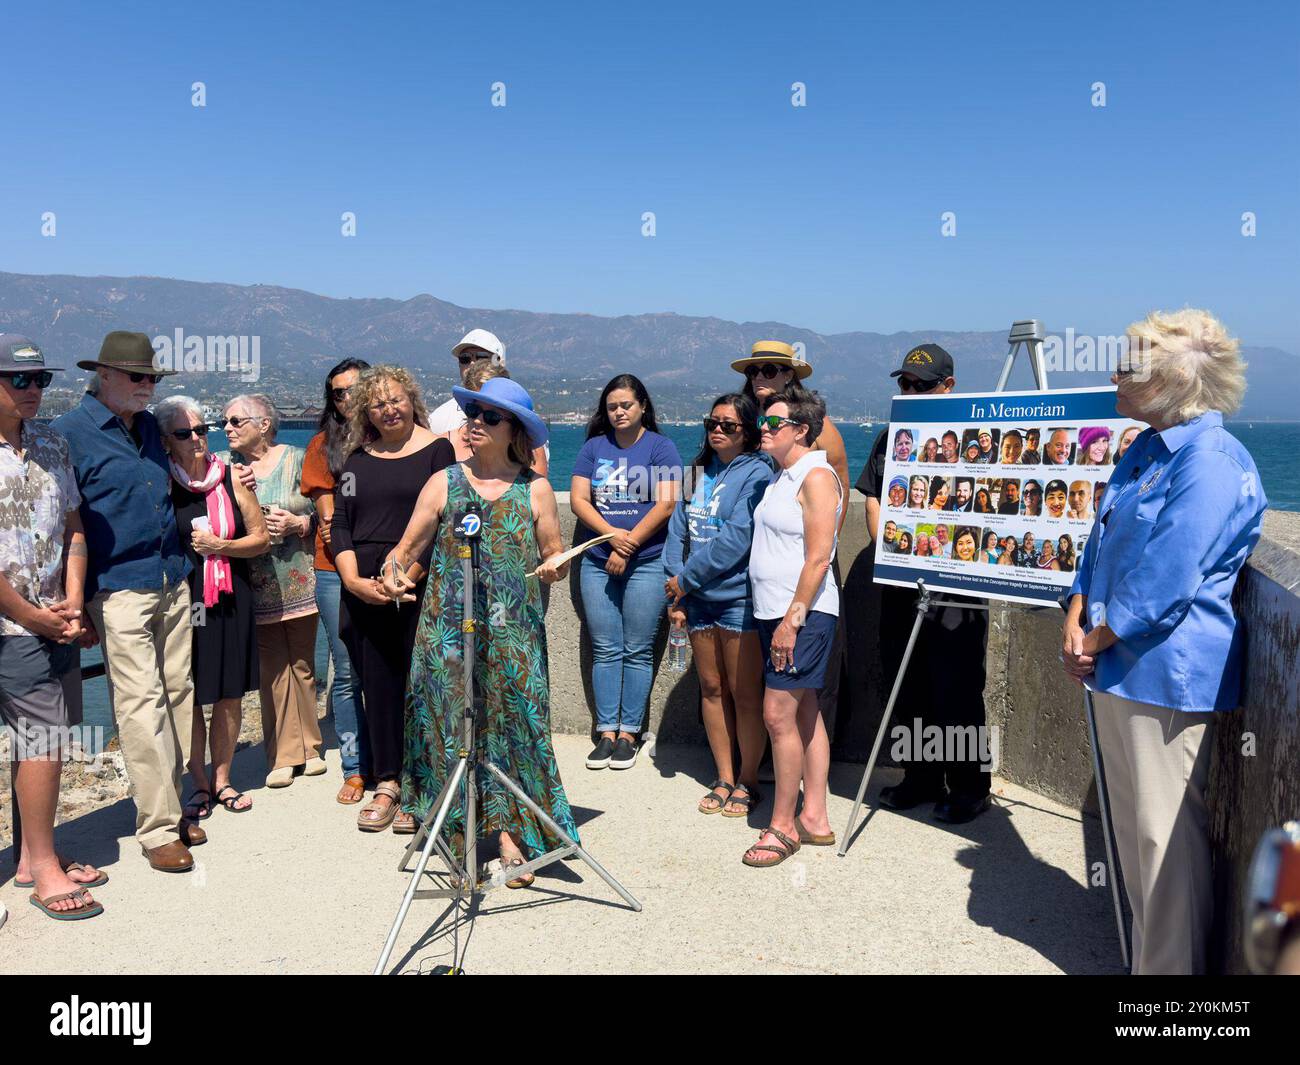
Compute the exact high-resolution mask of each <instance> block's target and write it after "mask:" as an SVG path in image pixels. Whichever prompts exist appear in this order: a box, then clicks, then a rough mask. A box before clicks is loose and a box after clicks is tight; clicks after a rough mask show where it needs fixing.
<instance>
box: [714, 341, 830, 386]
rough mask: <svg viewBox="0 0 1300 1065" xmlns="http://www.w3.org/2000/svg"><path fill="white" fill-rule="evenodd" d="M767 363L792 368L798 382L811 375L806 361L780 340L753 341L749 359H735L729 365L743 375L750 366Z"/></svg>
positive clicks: (809, 366)
mask: <svg viewBox="0 0 1300 1065" xmlns="http://www.w3.org/2000/svg"><path fill="white" fill-rule="evenodd" d="M767 362H772V363H776V364H777V365H778V366H790V367H793V368H794V375H795V378H796V379H797V380H800V381H802V380H804V379H805V378H806V377H809V376H810V375H811V374H812V366H811V365H809V363H808V360H807V359H805V358H804V357H803V356H802V355H800V354H799V352H797V351H795V349H794V348H792V347H791V346H790V345H789V344H786V343H783V342H782V341H780V340H758V341H755V343H754V346H753V347H752V348H750V349H749V358H747V359H737V360H736V361H735V362H733V363H732V364H731V368H732V369H733V370H735V371H736V372H737V373H744V372H745V371H746V370H747V369H748V368H749V367H750V366H762V365H763V364H764V363H767Z"/></svg>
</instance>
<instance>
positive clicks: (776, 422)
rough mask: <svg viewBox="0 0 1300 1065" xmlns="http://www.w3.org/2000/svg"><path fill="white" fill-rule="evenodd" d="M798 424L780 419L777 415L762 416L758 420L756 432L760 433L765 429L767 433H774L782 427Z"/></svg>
mask: <svg viewBox="0 0 1300 1065" xmlns="http://www.w3.org/2000/svg"><path fill="white" fill-rule="evenodd" d="M798 424H799V423H798V422H792V421H791V420H790V419H789V418H782V417H781V416H780V415H779V414H764V415H763V416H762V417H761V418H759V419H758V431H759V432H760V433H761V432H762V431H763V430H764V429H766V430H767V431H768V432H769V433H775V432H776V431H777V430H778V429H780V428H781V426H783V425H798Z"/></svg>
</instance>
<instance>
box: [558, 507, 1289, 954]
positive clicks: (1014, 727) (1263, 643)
mask: <svg viewBox="0 0 1300 1065" xmlns="http://www.w3.org/2000/svg"><path fill="white" fill-rule="evenodd" d="M558 494H559V497H560V521H561V525H562V526H563V531H564V535H565V539H566V541H567V542H572V540H573V533H574V519H573V515H572V513H571V512H570V510H569V505H568V494H567V493H558ZM866 546H867V533H866V519H865V512H864V508H863V501H862V497H861V496H860V495H859V494H858V493H857V492H856V491H855V492H853V493H852V502H851V504H850V511H849V518H848V520H847V521H846V523H845V527H844V531H843V533H842V534H841V537H840V548H839V555H838V561H839V566H840V573H841V575H842V578H843V585H844V610H843V620H844V629H843V638H844V644H845V653H844V658H843V663H842V667H841V673H840V676H839V678H838V684H837V686H836V687H835V688H833V689H832V690H831V691H830V692H828V693H825V694H826V698H825V699H824V705H825V710H826V713H827V718H828V722H829V724H830V727H831V734H832V738H833V744H834V754H835V756H836V758H838V759H847V760H852V761H866V758H867V756H868V754H869V753H870V750H871V745H872V742H873V741H874V739H875V734H876V731H877V729H878V728H879V725H880V718H881V714H882V713H883V709H884V704H885V702H886V700H887V698H888V695H889V689H888V684H889V682H891V681H892V679H893V678H892V677H890V678H884V677H882V676H881V669H880V655H879V649H878V645H877V639H876V634H877V631H878V628H879V617H880V591H879V589H878V588H877V587H876V586H875V585H874V584H873V583H872V569H873V563H872V558H871V554H870V552H869V551H867V550H865V548H866ZM1238 611H1239V613H1240V614H1241V616H1242V617H1243V618H1244V619H1245V622H1246V626H1247V632H1248V634H1249V636H1248V640H1249V643H1248V666H1247V672H1246V686H1245V692H1244V696H1243V700H1244V701H1243V705H1242V707H1241V709H1239V710H1238V711H1236V712H1235V713H1232V714H1224V715H1219V719H1218V726H1217V732H1216V736H1215V751H1214V760H1213V764H1212V768H1211V776H1210V794H1211V817H1212V837H1213V845H1214V868H1215V873H1214V875H1215V890H1216V896H1217V903H1216V921H1217V926H1216V933H1215V944H1216V946H1215V949H1216V958H1215V962H1216V968H1220V969H1224V970H1227V971H1241V970H1242V968H1243V963H1242V960H1241V958H1242V954H1241V905H1242V904H1241V899H1242V897H1243V891H1244V886H1245V875H1246V870H1247V867H1248V864H1249V861H1250V858H1251V855H1252V854H1253V852H1254V848H1255V844H1256V842H1257V841H1258V840H1259V837H1260V836H1261V835H1262V834H1263V832H1264V831H1265V830H1266V829H1268V828H1271V827H1273V826H1276V825H1279V824H1281V823H1282V822H1283V821H1286V820H1289V819H1292V818H1296V817H1300V669H1297V662H1298V661H1300V514H1292V513H1283V512H1270V513H1269V514H1268V515H1267V516H1266V519H1265V523H1264V539H1263V540H1262V541H1261V543H1260V545H1259V547H1258V549H1257V550H1256V551H1255V553H1254V555H1253V556H1252V558H1251V561H1250V563H1249V565H1248V566H1247V567H1246V570H1245V572H1244V574H1243V577H1242V580H1241V583H1240V585H1239V587H1238ZM990 618H991V623H990V628H989V643H988V656H987V663H988V681H987V684H986V687H985V692H984V695H985V704H986V707H987V713H988V721H989V724H990V725H997V726H998V727H999V729H1000V731H1001V737H1000V738H1001V765H1000V767H999V770H998V772H999V774H1000V775H1001V776H1003V777H1005V778H1006V779H1008V780H1011V781H1014V782H1015V783H1017V784H1022V785H1024V786H1025V787H1028V788H1031V789H1033V790H1034V791H1037V792H1039V793H1040V794H1043V795H1047V796H1050V797H1051V798H1054V799H1056V800H1058V801H1060V802H1063V803H1065V804H1066V805H1068V806H1071V807H1073V808H1075V809H1078V810H1082V811H1085V812H1087V813H1090V814H1093V815H1095V814H1096V809H1097V806H1096V793H1095V788H1094V785H1093V776H1092V761H1091V754H1090V751H1089V744H1088V732H1087V727H1086V723H1085V718H1084V714H1083V701H1082V696H1081V693H1080V691H1079V689H1078V688H1077V687H1075V686H1074V685H1073V684H1071V683H1070V682H1069V681H1068V680H1066V678H1065V674H1064V672H1063V671H1062V670H1061V669H1060V667H1059V657H1060V632H1061V613H1060V611H1059V610H1056V609H1054V608H1053V609H1029V610H1026V609H1017V608H1006V607H998V608H995V609H994V610H993V611H992V612H991V615H990ZM547 637H548V640H549V655H550V670H551V718H552V723H553V727H554V728H555V730H556V731H557V732H576V733H584V732H590V730H591V728H592V724H593V722H594V720H595V715H594V703H593V701H592V697H591V652H590V640H589V639H588V638H587V634H586V632H585V624H584V622H583V620H582V602H581V595H580V593H579V589H578V582H577V581H576V580H575V579H571V580H569V581H567V582H565V583H562V584H559V585H556V586H555V588H553V589H552V590H551V602H550V607H549V610H548V613H547ZM666 640H667V628H666V625H665V627H664V628H663V629H662V630H661V632H660V636H659V641H658V645H657V647H656V654H655V662H656V669H657V672H656V676H655V683H654V688H653V690H652V692H651V699H650V710H649V723H648V728H649V730H650V731H652V732H654V733H656V734H657V736H658V737H659V738H661V739H664V740H667V741H670V742H686V743H703V742H704V730H703V728H702V727H701V725H700V721H699V710H698V706H699V689H698V687H697V685H696V683H695V676H694V673H693V672H692V671H690V670H688V671H687V672H686V673H685V674H673V673H669V672H668V671H667V670H665V669H662V668H659V667H660V666H662V663H663V653H664V648H665V645H666ZM888 751H889V744H888V742H886V743H885V745H884V748H883V750H882V754H881V764H888V761H889V759H888Z"/></svg>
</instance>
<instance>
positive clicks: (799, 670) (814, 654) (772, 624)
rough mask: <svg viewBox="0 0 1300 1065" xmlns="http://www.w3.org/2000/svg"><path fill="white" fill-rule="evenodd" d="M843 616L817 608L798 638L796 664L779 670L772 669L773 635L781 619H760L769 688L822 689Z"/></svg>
mask: <svg viewBox="0 0 1300 1065" xmlns="http://www.w3.org/2000/svg"><path fill="white" fill-rule="evenodd" d="M839 621H840V619H839V618H838V617H836V616H835V615H834V614H826V613H823V612H822V611H820V610H814V611H812V612H811V613H809V615H808V620H807V622H805V623H804V627H803V628H802V629H800V630H799V635H798V636H796V637H795V641H794V667H793V668H792V669H787V670H785V671H783V672H781V673H778V672H777V671H776V670H775V669H773V668H772V634H773V633H775V632H776V629H777V626H778V625H780V624H781V619H780V618H759V619H758V641H759V643H760V644H761V645H762V647H763V683H764V684H765V685H766V686H767V687H769V688H777V689H779V690H781V691H794V690H796V689H798V688H820V687H821V686H822V685H823V684H824V683H825V680H826V667H827V665H829V664H830V660H831V647H832V645H833V644H834V643H835V628H836V626H837V625H838V624H839Z"/></svg>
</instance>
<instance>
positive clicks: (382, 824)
mask: <svg viewBox="0 0 1300 1065" xmlns="http://www.w3.org/2000/svg"><path fill="white" fill-rule="evenodd" d="M401 794H402V793H401V792H400V791H398V790H397V785H396V784H380V785H379V786H378V787H376V788H375V797H374V798H373V799H371V800H370V801H369V802H368V803H366V805H365V806H363V807H362V809H361V812H360V813H359V814H357V828H359V829H361V831H362V832H382V831H383V830H384V829H386V828H387V827H388V826H389V825H391V824H392V823H393V818H394V817H396V816H397V800H398V799H400V798H401ZM381 795H383V796H384V797H385V798H387V799H388V802H387V804H385V805H383V806H381V805H379V796H381ZM369 813H376V814H378V815H379V816H378V817H367V816H366V814H369Z"/></svg>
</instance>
